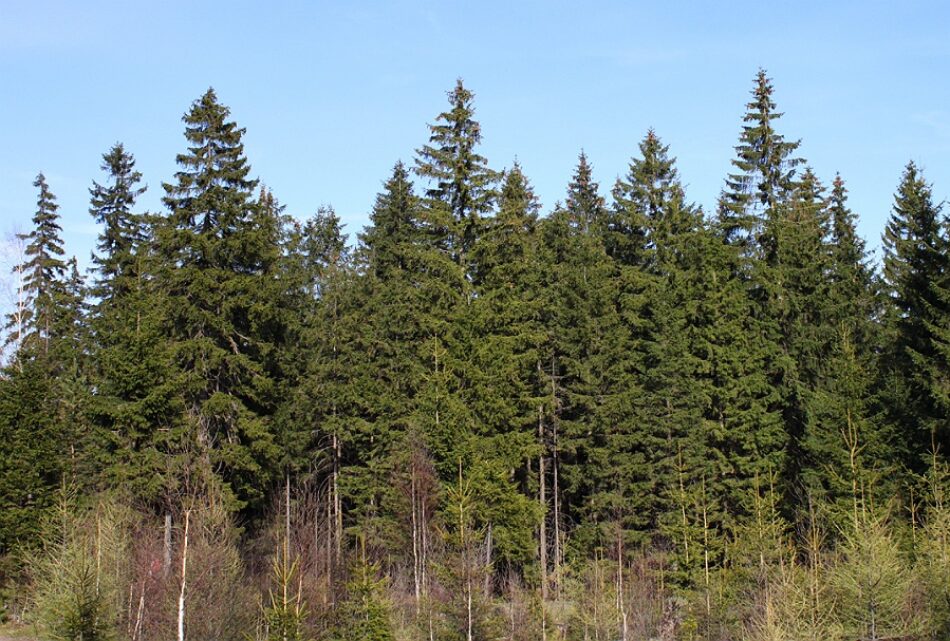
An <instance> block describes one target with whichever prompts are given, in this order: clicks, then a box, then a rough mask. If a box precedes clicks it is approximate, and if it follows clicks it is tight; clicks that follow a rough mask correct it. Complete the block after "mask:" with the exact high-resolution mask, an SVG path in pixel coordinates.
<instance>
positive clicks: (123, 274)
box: [89, 143, 148, 299]
mask: <svg viewBox="0 0 950 641" xmlns="http://www.w3.org/2000/svg"><path fill="white" fill-rule="evenodd" d="M102 170H103V171H105V172H108V176H109V182H108V183H107V184H105V185H101V184H99V183H97V182H93V183H92V188H91V189H90V190H89V194H90V196H91V199H90V200H91V202H90V207H89V213H90V215H92V217H93V219H95V221H96V222H97V223H99V224H100V225H102V231H101V232H100V233H99V242H98V244H97V249H98V252H99V253H98V254H95V255H93V263H94V264H95V265H96V271H97V273H98V280H97V283H96V287H95V288H94V289H95V291H94V293H95V294H96V295H97V296H98V297H99V298H100V299H106V298H112V297H118V296H122V295H123V294H124V293H125V292H126V291H127V290H128V289H130V288H131V287H133V286H134V284H133V283H134V279H135V278H136V277H137V276H139V274H138V273H137V272H138V271H139V266H138V265H137V261H136V258H137V257H138V256H140V255H141V252H140V251H139V250H140V249H141V247H142V245H143V244H144V243H145V242H146V241H147V239H148V238H147V229H146V225H145V222H146V221H145V217H144V216H143V215H141V214H139V213H137V212H135V211H134V209H135V203H136V200H137V199H138V198H139V196H141V195H142V194H143V193H145V190H146V187H145V186H141V187H140V186H139V183H140V182H141V180H142V174H141V173H140V172H138V171H136V169H135V158H134V157H133V156H132V154H130V153H129V152H127V151H126V150H125V147H124V146H123V145H122V143H116V144H115V145H113V146H112V148H111V149H109V151H108V152H106V153H105V154H103V156H102ZM129 281H132V282H129Z"/></svg>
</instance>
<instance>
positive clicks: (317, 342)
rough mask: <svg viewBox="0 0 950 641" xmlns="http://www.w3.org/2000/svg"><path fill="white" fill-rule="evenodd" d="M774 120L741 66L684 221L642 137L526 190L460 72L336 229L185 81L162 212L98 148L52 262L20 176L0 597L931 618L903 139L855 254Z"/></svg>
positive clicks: (946, 606)
mask: <svg viewBox="0 0 950 641" xmlns="http://www.w3.org/2000/svg"><path fill="white" fill-rule="evenodd" d="M781 115H782V114H781V113H780V112H779V111H777V106H776V102H775V99H774V89H773V85H772V82H771V80H770V79H769V77H768V76H767V75H766V73H765V72H764V71H759V73H758V74H757V76H756V78H755V81H754V85H753V90H752V92H751V100H750V101H749V102H748V104H747V105H746V111H745V114H744V116H743V118H742V124H741V130H740V134H739V140H738V144H737V146H736V147H735V157H734V158H733V160H732V171H731V173H730V174H729V175H728V176H727V177H726V179H725V182H724V186H723V189H722V192H721V194H720V197H719V200H718V204H717V206H716V209H715V211H710V212H706V211H703V210H702V209H701V208H700V207H699V206H697V205H696V204H694V203H693V202H691V201H690V200H689V198H688V196H687V194H686V191H685V188H684V185H683V182H682V179H681V178H680V176H679V173H678V171H677V168H676V163H675V158H674V157H673V156H672V155H671V153H670V150H669V148H668V146H667V145H665V144H664V143H663V142H662V140H661V138H660V137H659V136H658V135H657V133H656V132H654V131H653V130H649V131H647V132H646V134H645V136H644V137H643V139H642V141H641V142H640V144H639V147H638V149H636V150H633V155H632V158H631V160H630V163H629V166H628V168H627V170H626V171H625V173H624V174H623V176H622V177H621V178H619V179H618V180H617V181H616V183H615V184H614V185H612V187H611V189H610V197H609V199H608V198H606V197H605V196H604V195H603V191H604V190H602V189H601V186H600V185H599V184H598V182H597V181H596V179H595V176H594V170H593V167H592V164H591V161H590V160H589V159H588V158H587V157H586V155H585V154H583V153H581V154H580V156H579V158H578V162H577V165H576V169H575V170H574V174H573V176H572V178H571V180H570V182H569V184H568V185H567V189H566V193H565V197H564V200H563V202H559V203H557V204H555V205H554V207H553V208H552V209H551V210H550V211H548V212H545V213H542V207H541V204H540V203H539V202H538V199H537V197H536V196H535V194H534V192H533V190H532V187H531V183H530V181H529V179H528V177H527V175H526V172H525V171H524V170H523V169H522V167H521V166H520V165H519V164H518V163H517V162H515V163H513V164H512V165H511V166H510V167H509V168H508V169H505V170H504V171H499V170H496V169H494V168H492V167H491V166H490V165H489V163H488V160H487V159H486V158H485V157H483V156H482V155H480V153H479V144H480V141H481V129H480V125H479V123H478V122H477V120H476V119H475V113H474V107H473V94H472V93H471V92H470V91H469V90H468V89H467V88H466V87H465V86H464V85H463V83H462V81H461V80H459V81H458V83H457V84H456V86H455V87H454V88H453V89H452V90H451V91H449V92H448V107H447V109H446V110H445V111H443V112H441V113H439V114H438V115H437V116H436V117H435V120H434V121H433V124H430V125H429V132H430V136H429V139H428V140H427V141H426V142H425V143H424V144H423V145H422V146H421V147H420V148H419V149H417V150H416V151H415V154H414V156H413V158H412V160H411V162H410V163H408V164H404V163H403V162H397V163H396V164H395V166H394V167H393V170H392V173H391V175H389V177H388V178H387V179H386V180H385V182H384V184H383V187H382V191H381V192H380V193H379V194H378V195H377V197H376V201H375V204H374V206H373V209H372V212H371V215H370V223H369V225H368V226H367V227H366V228H365V229H364V230H362V231H361V232H359V233H358V234H357V235H356V237H355V238H349V237H348V236H347V235H346V234H345V232H344V229H343V225H342V224H341V222H340V219H339V218H338V217H337V216H336V215H335V213H334V212H333V210H332V209H330V208H323V209H321V210H320V211H318V212H317V213H316V214H315V215H313V216H312V217H310V218H308V219H306V220H301V219H299V218H297V217H294V216H291V215H289V214H288V213H287V212H286V211H285V208H284V207H283V206H282V205H281V204H280V201H279V200H278V198H277V196H276V195H275V194H274V193H273V192H272V191H271V190H269V189H268V188H267V187H266V186H264V185H263V183H261V182H260V181H259V180H258V179H256V178H253V177H252V176H251V167H250V165H249V163H248V160H247V158H246V156H245V153H244V147H243V143H242V137H243V135H244V133H245V130H244V129H242V128H240V127H239V126H238V125H237V124H236V123H235V122H234V121H233V120H232V119H231V114H230V111H229V109H228V108H227V107H225V106H224V105H223V104H222V103H221V102H220V101H219V99H218V97H217V95H216V94H215V92H214V91H213V90H211V89H209V90H208V91H207V92H206V93H205V94H204V95H203V96H201V97H200V98H198V99H197V100H196V101H195V102H194V103H193V104H192V105H191V107H190V109H189V110H188V112H187V113H186V114H185V115H184V118H183V121H184V124H185V139H186V144H185V150H184V151H183V152H182V153H181V154H179V155H178V156H177V163H178V168H179V169H178V171H177V172H176V173H175V175H174V176H173V177H172V178H171V179H170V181H169V182H167V183H163V184H162V190H163V193H164V196H163V198H162V202H163V205H164V211H163V212H161V213H157V212H148V211H143V210H142V209H141V208H140V207H139V206H138V204H137V199H138V198H139V197H140V196H141V195H142V194H143V192H144V191H145V187H144V186H143V182H142V176H141V174H140V173H139V172H138V171H137V170H136V168H135V160H134V157H133V155H132V154H131V153H130V152H129V151H128V150H126V149H125V147H124V146H123V145H122V144H116V145H115V146H114V147H112V148H111V149H110V150H109V151H108V152H107V153H106V154H105V155H104V156H103V162H102V171H103V177H102V178H100V179H99V180H101V181H102V182H98V181H94V182H93V183H92V187H91V188H90V209H89V213H90V215H91V216H92V217H93V218H94V220H95V221H96V222H97V223H98V224H99V227H100V234H99V240H98V244H97V247H96V250H95V252H94V255H93V259H92V268H91V269H90V270H89V272H88V273H87V274H82V273H81V272H80V271H79V269H78V266H77V261H76V259H75V258H73V259H66V258H65V256H66V251H65V248H64V246H63V241H62V238H61V231H62V230H61V227H60V225H59V214H58V206H57V204H56V199H55V196H54V195H53V193H52V191H51V189H50V186H49V185H48V184H47V181H46V179H45V178H44V176H43V175H42V174H40V175H39V176H38V177H37V179H36V182H35V183H34V186H35V187H36V189H37V191H38V199H37V205H36V212H35V215H34V216H33V229H32V230H31V231H29V232H28V233H24V234H21V235H20V236H19V240H20V241H21V243H22V246H23V260H22V261H21V263H20V264H18V265H17V267H16V268H15V270H14V277H15V278H16V282H17V285H18V287H17V294H18V296H17V301H16V305H15V307H14V309H13V312H12V313H10V314H9V315H8V317H7V322H6V332H5V335H6V341H7V343H6V344H7V347H8V349H9V350H10V351H11V356H10V358H9V359H8V362H7V364H6V366H5V367H4V370H3V376H2V379H0V580H2V582H3V584H4V585H5V586H6V587H5V589H6V593H5V600H6V602H7V603H6V606H5V607H6V608H7V610H8V616H17V617H20V616H24V617H27V618H29V617H31V616H32V617H33V619H34V620H37V621H40V622H41V623H43V625H44V626H46V627H45V628H43V629H45V630H47V631H49V633H50V634H54V635H59V636H58V637H56V638H84V639H87V641H88V639H92V638H111V637H112V636H116V635H118V636H124V637H127V638H131V639H133V641H136V640H138V639H145V638H167V637H169V636H171V635H172V634H173V632H172V631H173V630H177V634H178V638H179V639H180V641H184V638H189V639H190V638H194V639H198V638H207V639H212V638H215V639H225V638H235V639H236V638H241V635H252V636H253V635H255V634H256V635H257V637H258V638H265V637H266V638H274V639H277V638H280V639H284V640H286V639H303V638H327V639H344V638H346V639H349V638H354V639H355V638H378V639H388V638H397V636H398V638H412V639H415V638H418V639H430V641H434V640H435V639H466V640H467V641H472V640H473V639H495V638H506V639H548V638H550V639H598V640H599V639H615V638H622V639H624V641H626V640H627V639H631V640H632V639H635V638H636V639H640V638H661V639H673V638H683V639H700V638H702V639H713V638H717V639H727V638H729V639H732V638H756V639H785V638H788V639H792V638H795V639H804V638H815V639H818V638H824V639H827V638H842V639H858V638H861V639H864V638H867V639H879V638H887V637H892V638H897V637H898V636H901V638H911V637H910V636H909V635H919V638H925V637H926V638H930V635H933V636H934V638H936V637H938V636H939V635H941V634H945V633H947V632H948V631H950V628H948V625H950V587H948V586H950V560H948V559H950V516H948V513H947V512H946V510H945V508H944V505H943V499H942V496H943V488H945V487H946V468H947V463H948V461H947V452H948V446H950V422H948V417H950V264H948V260H950V252H948V243H950V230H948V220H947V218H946V217H945V216H944V215H943V213H942V211H941V203H939V202H936V201H935V200H934V196H933V193H932V187H931V185H930V184H929V183H928V182H927V181H926V179H925V178H924V176H923V174H922V171H921V169H920V168H919V167H918V166H917V165H915V164H914V163H909V164H908V165H907V166H906V168H905V170H904V171H903V173H902V175H901V176H900V177H898V179H897V189H896V192H895V195H894V202H893V207H892V212H891V215H890V218H889V220H888V222H887V226H886V228H885V230H884V234H883V240H882V244H883V259H882V261H881V263H880V265H876V264H875V263H874V262H873V261H872V260H871V258H870V256H869V253H868V251H867V250H866V247H865V242H864V240H862V239H861V238H860V237H859V236H858V234H857V232H856V219H857V216H856V214H855V213H854V212H853V211H852V210H851V209H850V207H849V205H848V192H847V189H846V187H845V181H844V179H843V178H842V177H841V176H837V175H836V176H834V177H831V180H830V182H829V183H827V184H825V183H823V182H822V180H821V179H820V178H819V177H818V176H817V175H816V174H815V173H814V172H813V171H812V169H811V168H809V167H808V165H807V163H806V161H805V160H804V159H803V158H801V157H799V155H798V149H799V142H798V141H794V140H792V139H789V138H786V137H785V136H784V135H783V134H782V133H781V132H780V128H779V120H780V117H781ZM186 524H190V526H186ZM188 532H190V535H189V534H188ZM189 536H190V538H189ZM187 541H190V543H186V542H187ZM189 545H190V546H191V547H190V555H191V557H190V558H191V561H190V562H191V563H192V568H195V567H197V568H198V569H192V574H191V575H189V574H188V571H187V565H188V563H189V561H188V559H189ZM110 555H111V556H110ZM103 558H107V560H108V561H109V563H111V564H112V565H111V566H109V567H112V570H104V569H103V565H102V563H103V561H102V559H103ZM268 559H269V560H268ZM109 563H107V564H106V565H109ZM194 564H198V565H197V566H195V565H194ZM202 564H205V565H204V566H202ZM113 566H114V567H113ZM201 567H204V568H205V570H206V573H205V575H202V574H201V569H200V568H201ZM209 568H210V569H209ZM113 570H114V571H113ZM207 572H211V573H212V574H214V575H215V576H217V577H219V579H218V581H217V582H216V581H214V580H208V578H207V576H206V574H207ZM195 573H197V574H195ZM107 575H108V580H107V579H106V578H104V577H106V576H107ZM189 576H190V577H191V578H190V579H189ZM196 577H197V578H196ZM202 577H203V578H202ZM203 580H204V581H205V583H202V581H203ZM110 582H111V583H110ZM107 584H108V585H107ZM23 586H27V589H24V590H20V589H19V588H20V587H23ZM57 586H58V587H57ZM104 586H105V587H104ZM224 586H229V587H228V588H227V589H228V590H229V591H228V592H227V593H223V592H221V590H223V589H224ZM64 590H65V591H66V592H68V595H67V596H68V598H67V596H64ZM108 590H112V592H108ZM23 594H31V595H32V596H30V597H28V598H27V597H23V596H22V595H23ZM76 594H80V595H83V594H84V595H86V596H87V597H88V598H85V599H84V598H73V597H75V595H76ZM70 595H71V596H70ZM110 595H111V596H110ZM254 595H257V596H254ZM140 597H141V599H140ZM186 597H187V598H186ZM242 599H243V600H242ZM255 599H257V601H255ZM139 602H141V606H140V607H139V606H138V605H136V604H138V603H139ZM255 602H256V603H257V604H258V605H257V606H248V607H244V608H243V609H241V611H240V612H239V611H237V610H234V611H227V610H226V609H225V608H227V607H230V608H235V607H238V606H236V604H241V603H243V604H245V605H247V604H248V603H250V604H253V603H255ZM77 603H79V604H82V603H86V605H87V606H88V607H87V608H86V609H85V610H83V609H82V607H80V606H77V605H76V604H77ZM186 603H188V604H189V605H188V608H189V609H188V610H187V614H186V609H185V607H186V605H185V604H186ZM64 604H67V605H64ZM68 604H72V605H68ZM922 604H923V605H922ZM849 608H850V609H849ZM922 612H925V613H926V614H920V613H922ZM255 613H257V614H255ZM915 613H917V614H915ZM80 615H82V616H80ZM69 621H73V622H74V623H75V625H74V626H73V627H69V625H73V624H72V623H69V624H68V625H67V623H68V622H69ZM77 621H78V623H76V622H77ZM83 621H85V622H86V623H85V624H84V623H82V622H83ZM149 622H151V623H149ZM176 624H177V628H175V625H176ZM83 625H87V627H86V628H83V627H82V626H83ZM149 625H151V626H152V627H149ZM57 626H59V627H57ZM63 626H66V627H63ZM77 626H78V627H77ZM88 626H92V627H88ZM163 626H164V627H163ZM214 626H218V627H214ZM76 630H85V632H81V633H80V632H76ZM252 631H253V632H252ZM77 635H78V636H77ZM95 635H100V636H95ZM354 635H355V636H354ZM394 635H396V636H394ZM834 635H838V636H837V637H836V636H834ZM915 638H916V637H915Z"/></svg>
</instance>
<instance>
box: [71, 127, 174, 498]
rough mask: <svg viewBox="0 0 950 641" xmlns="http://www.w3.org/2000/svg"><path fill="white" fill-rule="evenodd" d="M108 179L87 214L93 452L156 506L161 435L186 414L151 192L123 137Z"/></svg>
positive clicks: (162, 475) (163, 477)
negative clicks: (160, 280)
mask: <svg viewBox="0 0 950 641" xmlns="http://www.w3.org/2000/svg"><path fill="white" fill-rule="evenodd" d="M102 159H103V162H102V170H103V171H104V172H106V174H107V180H106V181H105V182H104V183H102V184H100V183H98V182H93V185H92V188H90V190H89V194H90V208H89V213H90V215H91V216H92V217H93V219H95V220H96V222H98V223H99V224H100V225H101V226H102V229H101V231H100V233H99V242H98V245H97V249H98V253H96V254H94V256H93V264H94V266H95V270H94V278H95V280H94V283H93V286H92V293H93V295H94V296H95V298H96V299H97V300H96V303H95V305H94V307H93V310H92V314H91V317H90V321H89V324H90V328H91V331H92V333H93V336H94V341H93V345H92V347H91V350H90V352H91V353H90V360H91V363H92V368H91V372H90V376H91V378H92V379H93V380H94V381H95V390H96V392H95V394H94V397H93V399H92V402H91V406H90V414H91V419H92V422H93V424H94V426H95V428H96V429H95V433H94V437H95V448H94V450H93V455H94V456H95V457H101V458H102V460H100V461H98V463H99V468H100V470H101V471H102V475H104V477H105V479H104V480H105V481H106V482H107V483H109V484H114V485H116V486H119V487H122V488H124V489H125V490H126V491H127V492H128V493H129V494H130V495H131V496H133V497H135V498H136V499H140V500H143V501H145V502H146V503H148V504H151V505H156V504H157V503H158V502H159V500H160V498H161V497H162V493H163V492H164V491H165V490H166V489H167V486H168V476H169V470H168V468H167V466H166V461H165V457H164V454H165V452H166V450H164V449H162V447H161V443H160V441H161V440H162V439H161V435H162V434H164V433H165V432H166V430H168V429H169V428H170V427H171V426H173V425H175V424H176V421H175V420H174V419H173V418H172V417H174V416H176V415H177V414H180V411H181V410H180V408H176V407H175V397H174V390H173V389H172V386H171V385H170V379H171V378H172V376H171V375H170V369H171V367H172V365H171V362H170V360H169V354H168V349H167V347H168V345H167V342H166V340H165V336H164V335H163V331H162V327H161V321H162V315H161V310H163V309H165V305H164V304H163V302H162V301H163V298H162V296H163V292H162V291H160V290H159V289H158V288H157V287H156V282H155V279H154V275H155V273H156V271H157V261H158V258H157V256H156V253H155V247H154V240H155V239H154V235H153V225H154V223H155V222H156V221H155V218H154V217H152V216H149V215H148V214H145V213H143V212H140V211H137V206H136V205H137V200H138V198H139V197H140V196H141V195H142V194H143V193H144V192H145V187H144V186H140V182H141V178H142V177H141V174H140V173H139V172H138V171H136V170H135V159H134V157H133V156H132V155H131V154H130V153H129V152H128V151H127V150H126V149H125V148H124V146H123V145H122V144H121V143H117V144H116V145H114V146H113V147H112V148H111V149H110V150H109V151H108V152H106V153H105V154H103V157H102Z"/></svg>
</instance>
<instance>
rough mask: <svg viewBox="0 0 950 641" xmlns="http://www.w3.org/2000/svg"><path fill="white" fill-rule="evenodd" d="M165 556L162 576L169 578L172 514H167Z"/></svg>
mask: <svg viewBox="0 0 950 641" xmlns="http://www.w3.org/2000/svg"><path fill="white" fill-rule="evenodd" d="M163 551H164V555H163V557H162V576H163V577H168V573H169V572H170V571H171V568H172V515H171V512H166V513H165V543H164V548H163Z"/></svg>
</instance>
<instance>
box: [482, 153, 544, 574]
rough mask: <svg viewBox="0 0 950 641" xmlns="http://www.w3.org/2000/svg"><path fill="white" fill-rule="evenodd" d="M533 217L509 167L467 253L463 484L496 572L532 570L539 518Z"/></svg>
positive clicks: (521, 178)
mask: <svg viewBox="0 0 950 641" xmlns="http://www.w3.org/2000/svg"><path fill="white" fill-rule="evenodd" d="M539 209H540V205H539V203H538V201H537V198H536V197H535V195H534V191H533V189H532V188H531V185H530V183H529V182H528V179H527V178H526V177H525V175H524V173H523V172H522V170H521V167H520V166H519V165H518V164H517V163H515V165H514V166H513V167H512V168H511V169H510V170H508V171H507V172H506V173H505V177H504V180H503V184H502V187H501V190H500V192H499V199H498V213H497V214H496V216H495V217H494V218H491V219H489V220H487V221H486V223H485V225H484V228H483V233H482V234H481V236H480V237H479V238H478V240H477V241H476V243H475V245H474V248H473V250H472V255H473V263H474V265H475V279H474V280H475V282H474V285H475V289H476V292H477V296H476V297H475V299H474V300H473V301H472V303H471V305H469V306H468V307H467V309H466V316H467V318H466V320H465V322H466V325H467V326H468V328H469V330H468V331H469V335H470V337H471V338H470V339H469V340H470V341H471V349H470V352H469V358H468V362H467V364H466V369H467V371H468V372H469V379H470V381H471V384H470V386H469V388H468V389H467V390H466V397H467V403H468V404H469V406H470V407H471V408H472V412H473V414H474V418H475V425H476V434H475V439H476V440H477V444H476V450H477V451H479V452H481V456H480V458H479V460H478V461H477V462H476V463H475V464H474V465H472V466H471V467H470V468H469V470H468V476H469V478H470V479H471V480H472V481H473V488H474V489H475V490H476V492H477V494H476V504H477V505H478V509H477V514H478V517H479V520H480V521H481V522H483V523H491V525H492V542H493V550H492V554H493V555H494V558H495V559H497V561H498V562H496V563H495V568H496V572H500V573H501V572H503V571H504V569H505V567H506V566H508V567H510V566H515V567H516V568H524V567H526V566H528V565H529V564H530V562H531V561H532V559H533V557H534V552H535V543H534V531H535V529H536V526H537V522H538V518H539V515H538V513H537V503H536V502H534V501H533V500H531V499H530V494H531V490H532V483H533V481H534V480H533V479H532V478H531V474H530V467H531V465H532V462H533V461H534V460H535V458H536V456H537V449H538V444H537V439H536V432H537V421H538V407H539V405H543V404H544V398H543V397H545V396H546V394H545V385H544V381H543V379H542V377H541V376H539V372H538V363H539V361H540V357H541V349H542V347H543V344H544V340H545V334H544V332H543V327H542V325H541V303H542V298H541V274H540V270H539V269H538V241H539V237H538V210H539ZM476 481H477V482H476Z"/></svg>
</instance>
